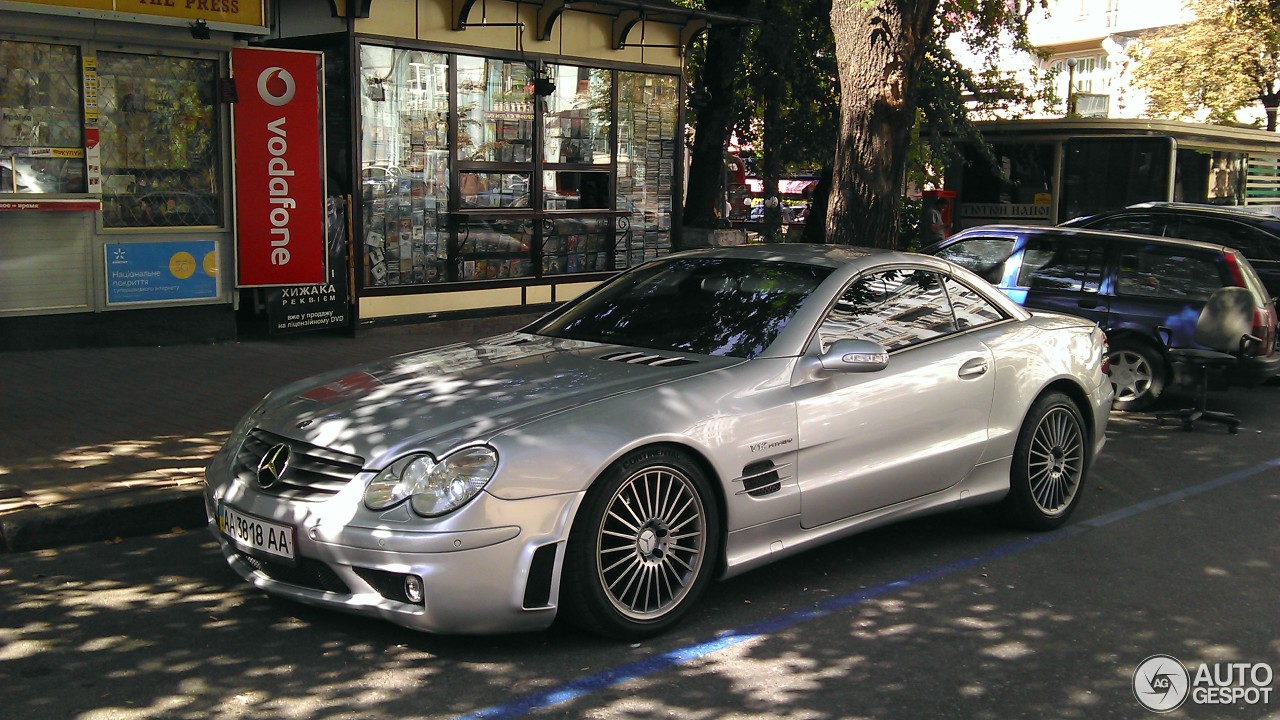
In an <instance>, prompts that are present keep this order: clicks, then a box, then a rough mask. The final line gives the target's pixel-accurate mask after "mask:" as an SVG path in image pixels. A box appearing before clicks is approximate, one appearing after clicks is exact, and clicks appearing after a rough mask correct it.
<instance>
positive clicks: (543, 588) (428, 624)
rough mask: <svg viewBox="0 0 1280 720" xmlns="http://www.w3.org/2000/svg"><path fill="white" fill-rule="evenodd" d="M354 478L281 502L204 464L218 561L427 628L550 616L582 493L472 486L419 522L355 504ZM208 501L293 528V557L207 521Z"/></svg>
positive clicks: (269, 588)
mask: <svg viewBox="0 0 1280 720" xmlns="http://www.w3.org/2000/svg"><path fill="white" fill-rule="evenodd" d="M363 487H364V483H363V482H360V481H359V480H357V481H353V482H352V483H351V487H349V488H348V489H347V490H344V491H343V492H341V493H339V494H338V495H335V496H332V497H331V498H330V499H328V500H325V501H324V502H318V503H317V502H298V501H289V500H283V499H281V498H278V497H274V496H272V495H269V494H267V493H264V492H259V491H257V490H256V489H254V488H251V487H247V486H246V485H245V484H244V483H241V482H240V481H239V480H227V479H225V476H223V477H218V473H217V468H216V467H215V466H211V467H210V470H209V487H208V489H207V490H206V493H205V511H206V514H207V517H208V519H209V527H210V530H211V531H212V532H213V534H214V536H215V537H216V538H217V539H218V542H219V545H220V546H221V549H222V553H223V556H224V557H225V558H226V560H227V562H228V564H229V565H230V566H231V567H232V569H234V570H235V571H236V572H237V573H238V574H239V575H240V576H241V577H243V578H244V579H245V580H247V581H249V582H250V583H252V584H253V585H254V586H255V587H257V588H259V589H261V590H263V591H265V592H267V593H269V594H271V595H276V596H279V597H284V598H288V599H291V600H296V601H298V602H302V603H306V604H309V605H316V606H320V607H327V608H332V609H334V610H340V611H344V612H350V613H356V614H360V615H366V616H371V617H380V618H383V619H385V620H389V621H391V622H393V623H396V624H398V625H402V626H404V627H408V628H412V629H415V630H421V631H426V632H433V633H468V634H471V633H498V632H518V631H529V630H538V629H542V628H545V627H547V626H548V625H550V624H551V622H552V621H553V620H554V619H555V614H556V605H557V601H558V588H559V578H560V567H561V561H562V559H563V554H564V546H565V542H566V541H567V539H568V533H569V527H570V525H571V519H572V512H573V509H574V508H575V507H576V505H577V503H578V502H579V501H580V500H581V494H578V493H573V494H561V495H548V496H542V497H537V498H529V499H524V500H501V499H498V498H496V497H493V496H492V495H489V494H488V493H484V492H482V493H480V495H478V496H477V497H476V498H475V499H473V500H472V501H471V502H470V503H468V504H467V505H466V506H465V507H463V508H461V509H459V510H458V511H456V512H455V513H453V514H452V515H450V516H448V517H446V518H441V519H437V521H429V520H425V519H422V518H417V517H416V516H412V515H411V514H410V513H409V511H408V510H407V508H405V507H403V506H401V507H400V508H397V509H395V510H392V511H387V512H384V513H381V514H380V515H378V516H377V517H372V516H373V515H374V514H373V513H369V512H368V511H366V510H363V508H362V507H361V506H360V504H359V503H360V498H361V494H362V491H363ZM219 502H225V503H228V504H229V505H231V506H232V507H233V508H235V509H236V510H238V511H240V512H241V513H248V514H250V515H254V516H257V517H259V518H262V519H264V520H268V521H270V522H273V523H278V524H282V525H288V526H290V527H293V528H294V535H295V548H294V553H295V556H296V562H295V563H294V564H290V563H289V562H288V561H285V560H282V559H279V558H272V557H271V556H268V555H264V554H262V553H259V552H255V551H252V550H250V549H248V548H245V547H243V546H239V545H237V544H235V543H234V542H232V541H231V540H230V539H229V538H228V537H227V536H226V535H224V534H223V533H222V532H221V531H220V530H219V529H218V521H217V505H218V503H219ZM362 515H368V516H370V517H362ZM407 576H416V577H418V578H420V579H421V585H422V591H423V593H422V594H423V598H422V601H421V602H417V603H415V602H411V601H410V599H409V597H408V596H407V595H406V593H405V591H404V579H405V578H406V577H407Z"/></svg>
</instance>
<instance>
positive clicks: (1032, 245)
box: [1018, 237, 1103, 292]
mask: <svg viewBox="0 0 1280 720" xmlns="http://www.w3.org/2000/svg"><path fill="white" fill-rule="evenodd" d="M1102 261H1103V248H1102V246H1101V245H1099V244H1097V243H1092V242H1082V241H1080V240H1074V239H1067V238H1056V237H1033V238H1031V239H1029V240H1028V241H1027V246H1026V249H1025V250H1023V253H1022V268H1021V269H1020V270H1019V271H1018V286H1019V287H1027V288H1031V289H1032V290H1062V291H1068V292H1079V291H1081V290H1088V291H1092V292H1097V290H1098V285H1099V281H1100V278H1101V276H1102Z"/></svg>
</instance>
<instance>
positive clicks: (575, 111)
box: [542, 65, 612, 165]
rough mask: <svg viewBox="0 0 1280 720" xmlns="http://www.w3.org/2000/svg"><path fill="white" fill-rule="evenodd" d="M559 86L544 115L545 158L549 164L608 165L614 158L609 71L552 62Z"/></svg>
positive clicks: (551, 68) (552, 74)
mask: <svg viewBox="0 0 1280 720" xmlns="http://www.w3.org/2000/svg"><path fill="white" fill-rule="evenodd" d="M550 76H551V79H552V82H553V83H555V86H556V89H555V91H554V92H552V93H551V95H549V96H547V99H546V107H545V110H544V112H543V115H542V127H543V147H542V159H543V161H544V162H547V163H566V164H591V165H608V164H609V162H610V160H611V158H610V155H611V152H610V148H609V130H610V128H611V124H612V123H611V121H610V112H609V107H610V104H611V102H612V98H611V97H610V88H611V86H612V82H611V80H610V76H611V73H610V72H609V71H608V70H599V69H593V68H585V67H578V66H576V65H552V66H550Z"/></svg>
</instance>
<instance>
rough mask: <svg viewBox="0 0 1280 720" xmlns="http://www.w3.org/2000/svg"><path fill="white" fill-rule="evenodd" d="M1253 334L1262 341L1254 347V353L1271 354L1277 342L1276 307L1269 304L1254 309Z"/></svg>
mask: <svg viewBox="0 0 1280 720" xmlns="http://www.w3.org/2000/svg"><path fill="white" fill-rule="evenodd" d="M1253 336H1254V337H1256V338H1261V339H1262V343H1261V344H1260V345H1259V346H1258V347H1257V348H1254V350H1253V354H1254V355H1270V354H1271V349H1272V347H1273V346H1274V345H1275V342H1276V311H1275V307H1274V306H1272V305H1268V306H1267V307H1262V308H1254V309H1253Z"/></svg>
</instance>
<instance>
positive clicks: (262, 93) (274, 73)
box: [258, 67, 297, 107]
mask: <svg viewBox="0 0 1280 720" xmlns="http://www.w3.org/2000/svg"><path fill="white" fill-rule="evenodd" d="M296 90H297V83H295V82H294V81H293V75H290V74H289V71H288V70H285V69H284V68H282V67H269V68H267V69H266V70H263V71H262V72H261V73H260V74H259V75H258V97H260V98H262V101H263V102H265V103H266V104H268V105H272V106H274V107H280V106H282V105H288V104H289V102H290V101H291V100H293V94H294V92H295V91H296Z"/></svg>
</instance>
